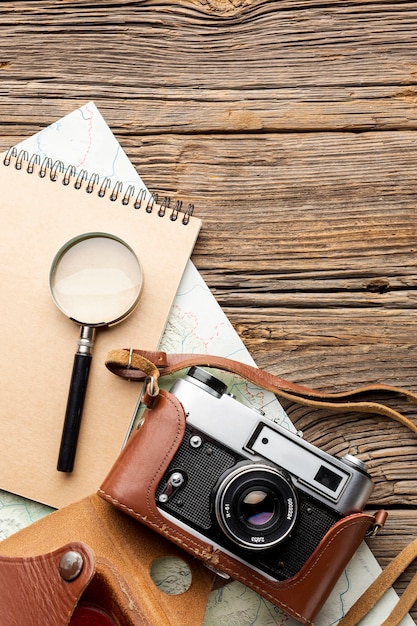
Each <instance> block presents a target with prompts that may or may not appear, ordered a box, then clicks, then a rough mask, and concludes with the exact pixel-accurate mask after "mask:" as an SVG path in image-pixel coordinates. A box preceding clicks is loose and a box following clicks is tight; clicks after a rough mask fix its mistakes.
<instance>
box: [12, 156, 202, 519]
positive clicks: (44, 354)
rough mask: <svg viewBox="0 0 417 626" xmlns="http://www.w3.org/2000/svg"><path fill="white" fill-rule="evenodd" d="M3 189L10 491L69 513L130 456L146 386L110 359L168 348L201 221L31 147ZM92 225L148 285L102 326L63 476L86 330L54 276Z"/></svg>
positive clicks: (17, 160) (14, 159)
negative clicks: (164, 344) (32, 153)
mask: <svg viewBox="0 0 417 626" xmlns="http://www.w3.org/2000/svg"><path fill="white" fill-rule="evenodd" d="M65 183H68V184H65ZM77 187H79V188H77ZM0 188H1V193H0V228H1V247H0V263H1V305H0V310H1V330H0V338H1V346H2V359H1V364H0V399H1V418H0V440H1V442H2V450H1V460H0V488H1V489H5V490H7V491H10V492H13V493H17V494H19V495H22V496H25V497H28V498H30V499H32V500H37V501H39V502H43V503H45V504H48V505H50V506H53V507H58V508H59V507H61V506H64V505H65V504H67V503H69V502H73V501H74V500H77V499H78V498H81V497H83V496H85V495H87V494H89V493H91V492H94V491H95V490H96V489H97V487H98V486H99V485H100V483H101V481H102V479H103V477H104V476H106V474H107V472H108V470H109V468H110V467H111V465H112V463H113V462H114V459H115V458H116V457H117V455H118V453H119V451H120V448H121V446H122V444H123V441H124V438H125V435H126V430H127V428H128V425H129V423H130V420H131V418H132V414H133V412H134V409H135V406H136V402H137V399H138V395H139V386H138V385H135V384H130V383H127V382H126V381H124V380H120V379H118V377H116V376H114V375H112V374H111V373H110V372H108V370H107V369H106V368H105V365H104V362H105V358H106V355H107V353H108V352H109V350H112V349H114V348H118V347H129V346H133V347H135V346H140V347H142V348H148V349H155V348H156V347H157V346H158V342H159V340H160V338H161V335H162V333H163V330H164V327H165V324H166V320H167V317H168V314H169V312H170V307H171V305H172V302H173V299H174V297H175V293H176V290H177V287H178V284H179V282H180V279H181V276H182V274H183V271H184V268H185V266H186V263H187V261H188V259H189V256H190V254H191V251H192V249H193V246H194V243H195V241H196V238H197V236H198V232H199V229H200V226H201V222H200V220H199V219H197V218H196V217H194V216H192V215H190V214H189V213H188V210H187V208H186V209H185V211H179V212H177V209H178V207H177V206H175V205H174V204H173V205H172V206H173V208H171V207H168V206H165V207H164V206H161V205H160V204H157V203H156V202H153V201H152V200H150V199H149V194H147V196H146V199H145V198H144V195H143V194H142V193H141V191H140V190H138V189H136V190H134V189H133V188H132V187H128V188H127V189H125V188H123V186H122V185H121V184H120V185H116V186H114V185H111V187H107V181H103V180H97V179H95V177H94V176H91V175H90V174H89V173H86V172H84V173H82V174H81V175H80V174H79V173H78V174H77V173H75V171H74V170H73V169H71V168H66V169H65V170H64V168H62V167H60V164H59V163H55V164H52V163H51V162H50V161H42V163H39V162H38V159H35V158H34V159H31V158H30V157H29V156H28V155H25V154H23V155H22V154H19V155H16V153H14V154H9V153H8V154H7V155H2V156H1V158H0ZM103 194H104V195H103ZM175 217H176V219H172V218H175ZM89 232H105V233H110V234H112V235H115V236H117V237H119V238H121V239H122V240H124V241H125V242H126V243H127V244H128V245H129V246H130V247H131V248H132V249H133V250H134V251H135V253H136V255H137V256H138V258H139V260H140V262H141V264H142V268H143V278H144V282H143V289H142V294H141V297H140V300H139V304H138V306H137V308H136V309H135V310H134V312H133V313H132V314H131V315H130V316H129V317H128V318H127V319H126V320H125V321H123V322H121V323H120V324H118V325H116V326H113V327H111V328H100V329H97V332H96V339H95V344H94V348H93V358H92V364H91V370H90V377H89V381H88V386H87V393H86V398H85V404H84V410H83V416H82V423H81V430H80V436H79V441H78V446H77V453H76V458H75V466H74V470H73V472H72V473H63V472H58V471H57V469H56V465H57V458H58V452H59V445H60V440H61V434H62V426H63V420H64V415H65V408H66V403H67V396H68V389H69V384H70V377H71V370H72V363H73V357H74V353H75V351H76V349H77V343H78V337H79V334H80V327H79V326H78V325H77V324H75V323H74V322H73V321H71V320H69V319H68V318H67V317H65V315H64V314H63V313H62V312H61V311H60V310H59V309H58V308H57V307H56V305H55V304H54V302H53V299H52V297H51V294H50V289H49V271H50V267H51V263H52V261H53V259H54V257H55V255H56V253H57V252H58V250H59V249H60V248H61V246H63V245H64V244H65V243H66V242H67V241H69V240H70V239H72V238H73V237H76V236H79V235H80V234H83V233H89Z"/></svg>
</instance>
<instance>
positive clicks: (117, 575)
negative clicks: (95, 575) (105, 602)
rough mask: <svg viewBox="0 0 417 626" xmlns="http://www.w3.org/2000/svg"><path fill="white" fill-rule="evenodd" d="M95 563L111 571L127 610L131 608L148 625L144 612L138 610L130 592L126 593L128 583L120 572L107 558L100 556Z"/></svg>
mask: <svg viewBox="0 0 417 626" xmlns="http://www.w3.org/2000/svg"><path fill="white" fill-rule="evenodd" d="M96 563H97V564H100V565H103V566H104V567H106V568H107V569H109V570H110V571H111V572H112V574H113V575H114V576H115V578H116V580H117V582H118V583H119V589H120V591H121V592H122V593H123V595H124V596H125V597H126V598H127V599H128V602H129V610H131V611H132V612H133V613H136V614H137V615H138V616H139V617H140V618H141V619H142V620H143V621H144V622H145V623H146V624H149V626H150V622H149V620H148V619H147V618H146V617H145V614H144V613H143V612H142V611H141V610H140V607H138V606H137V605H136V602H135V599H134V597H133V595H132V594H131V593H128V590H129V591H130V588H129V585H128V583H127V582H126V581H125V579H124V578H123V576H122V575H121V574H120V572H119V570H118V569H117V568H116V567H115V566H114V565H113V563H112V562H111V561H109V560H107V559H103V558H100V557H98V558H97V559H96Z"/></svg>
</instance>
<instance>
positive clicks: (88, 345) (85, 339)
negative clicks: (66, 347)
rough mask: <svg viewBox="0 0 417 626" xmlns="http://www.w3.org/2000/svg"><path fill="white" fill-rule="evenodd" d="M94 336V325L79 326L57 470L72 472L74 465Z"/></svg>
mask: <svg viewBox="0 0 417 626" xmlns="http://www.w3.org/2000/svg"><path fill="white" fill-rule="evenodd" d="M94 336H95V328H94V327H91V326H82V327H81V332H80V338H79V341H78V350H77V352H76V354H75V355H74V363H73V366H72V374H71V383H70V388H69V392H68V400H67V408H66V411H65V419H64V427H63V430H62V437H61V445H60V448H59V456H58V464H57V470H58V471H59V472H72V469H73V467H74V459H75V452H76V450H77V442H78V435H79V432H80V425H81V416H82V412H83V406H84V398H85V392H86V389H87V381H88V375H89V373H90V365H91V360H92V354H91V349H92V347H93V344H94Z"/></svg>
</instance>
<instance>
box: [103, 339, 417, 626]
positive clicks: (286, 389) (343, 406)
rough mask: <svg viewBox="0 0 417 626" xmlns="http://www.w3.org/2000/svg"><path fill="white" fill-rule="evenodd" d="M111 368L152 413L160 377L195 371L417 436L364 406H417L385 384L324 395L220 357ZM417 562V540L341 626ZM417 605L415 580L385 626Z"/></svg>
mask: <svg viewBox="0 0 417 626" xmlns="http://www.w3.org/2000/svg"><path fill="white" fill-rule="evenodd" d="M106 366H107V368H108V369H109V370H110V371H111V372H113V373H114V374H116V375H118V376H121V377H123V378H126V379H128V380H132V381H135V380H137V381H145V386H144V387H145V389H144V395H143V402H144V404H145V405H146V406H148V407H149V408H151V407H152V406H153V403H154V402H155V399H156V397H157V396H158V392H159V388H158V379H159V377H160V376H164V375H168V374H173V373H175V372H178V371H181V370H183V369H187V368H189V367H192V366H200V367H209V368H213V369H220V370H223V371H227V372H230V373H233V374H237V375H239V376H240V377H242V378H243V379H245V380H247V381H249V382H251V383H253V384H254V385H256V386H258V387H261V388H263V389H266V390H268V391H271V392H272V393H274V394H275V395H276V396H278V397H279V398H285V399H287V400H290V401H292V402H296V403H299V404H302V405H306V406H311V407H314V408H326V409H330V410H337V411H340V410H344V411H347V412H358V413H365V414H369V413H374V414H379V415H385V416H387V417H390V418H391V419H394V420H395V421H397V422H399V423H401V424H403V425H404V426H406V427H407V428H409V429H410V430H411V431H412V432H414V433H417V425H416V424H414V422H412V421H411V420H410V419H408V418H407V417H406V416H405V415H403V414H402V413H400V412H399V411H396V410H394V409H392V408H391V407H388V406H386V405H384V404H382V403H381V402H372V401H368V400H365V401H364V400H360V399H358V398H360V397H361V396H363V395H364V394H366V393H367V394H369V393H373V392H374V393H378V392H379V393H381V392H383V393H390V394H395V395H400V396H404V397H405V398H407V399H408V400H409V401H411V402H413V403H414V404H417V394H416V393H414V392H412V391H409V390H408V389H403V388H401V387H395V386H392V385H385V384H377V385H376V384H372V385H366V386H363V387H359V388H356V389H352V390H350V391H345V392H339V393H323V392H320V391H316V390H314V389H310V388H308V387H303V386H301V385H297V384H296V383H293V382H290V381H287V380H285V379H283V378H280V377H279V376H275V375H273V374H270V373H268V372H265V371H264V370H261V369H258V368H256V367H253V366H251V365H246V364H244V363H240V362H239V361H234V360H231V359H227V358H224V357H219V356H212V355H206V354H169V353H165V352H150V351H144V350H133V349H132V348H130V349H122V350H113V351H111V352H110V353H109V354H108V357H107V360H106ZM416 557H417V539H415V540H414V541H413V542H411V543H410V544H409V545H408V546H407V547H406V548H404V550H403V551H402V552H401V553H400V554H398V555H397V556H396V557H395V558H394V559H393V560H392V562H391V563H390V564H389V565H388V566H387V567H386V569H385V570H383V571H382V572H381V574H380V575H379V576H378V578H377V579H376V580H375V581H374V582H373V583H372V584H371V585H370V587H369V588H368V589H367V590H366V591H365V592H364V593H363V594H362V596H361V597H360V598H359V599H358V600H357V602H356V603H355V604H354V605H353V606H352V607H351V609H350V610H349V612H348V613H347V614H346V616H345V617H344V618H343V619H342V620H341V622H339V626H356V625H357V624H358V623H359V622H360V620H361V619H362V618H363V617H365V615H367V614H368V613H369V611H370V610H371V609H372V607H373V606H374V605H375V604H376V603H377V602H378V601H379V599H380V598H381V597H382V596H383V595H384V593H385V592H386V591H387V590H388V589H389V588H390V587H391V586H392V584H393V583H394V582H395V581H396V580H397V578H398V576H399V575H400V574H401V573H402V572H403V571H404V570H405V569H406V568H407V567H408V566H409V565H410V564H411V563H412V561H413V560H414V559H415V558H416ZM416 600H417V574H415V575H414V577H413V579H412V580H411V582H410V583H409V585H408V587H407V588H406V590H405V592H404V593H403V595H402V597H401V598H400V600H399V601H398V603H397V604H396V606H395V607H394V609H393V610H392V612H391V613H390V615H389V617H388V618H387V619H386V620H385V621H384V622H383V624H382V625H381V626H397V625H398V624H399V623H400V621H401V620H402V619H403V617H404V616H405V615H406V614H407V613H408V612H409V610H410V608H411V607H412V606H413V605H414V604H415V602H416Z"/></svg>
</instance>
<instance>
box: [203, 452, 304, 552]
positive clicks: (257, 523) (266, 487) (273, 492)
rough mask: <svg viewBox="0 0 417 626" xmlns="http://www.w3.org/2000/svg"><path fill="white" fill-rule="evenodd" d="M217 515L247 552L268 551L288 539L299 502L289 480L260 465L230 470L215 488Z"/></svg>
mask: <svg viewBox="0 0 417 626" xmlns="http://www.w3.org/2000/svg"><path fill="white" fill-rule="evenodd" d="M214 513H215V516H216V520H217V522H218V524H219V526H220V528H221V530H222V531H223V533H224V534H225V535H226V536H227V537H228V538H229V539H230V540H231V541H233V542H234V543H235V544H237V545H239V546H240V547H241V548H244V549H246V550H265V549H268V548H271V547H272V546H274V545H276V544H278V543H281V542H282V541H283V540H284V539H286V538H287V537H288V535H289V534H290V532H291V530H292V529H293V527H294V524H295V522H296V520H297V513H298V500H297V494H296V491H295V489H294V487H293V486H292V484H291V480H290V478H289V477H287V476H285V475H284V474H283V473H282V472H280V471H279V469H277V468H275V467H273V466H269V465H264V464H260V463H242V464H240V465H238V466H235V467H233V468H232V469H231V470H228V471H227V472H226V473H225V474H223V476H222V477H221V478H220V480H219V482H218V484H217V487H216V489H215V498H214Z"/></svg>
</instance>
